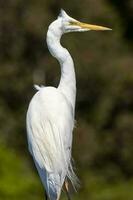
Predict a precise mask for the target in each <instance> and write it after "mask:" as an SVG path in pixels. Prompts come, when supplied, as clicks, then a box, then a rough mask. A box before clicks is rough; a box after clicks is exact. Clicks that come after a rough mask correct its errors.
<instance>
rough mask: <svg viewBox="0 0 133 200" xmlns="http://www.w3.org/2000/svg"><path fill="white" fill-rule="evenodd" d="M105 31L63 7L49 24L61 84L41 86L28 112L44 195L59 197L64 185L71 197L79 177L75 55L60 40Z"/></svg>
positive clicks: (31, 144)
mask: <svg viewBox="0 0 133 200" xmlns="http://www.w3.org/2000/svg"><path fill="white" fill-rule="evenodd" d="M90 30H95V31H105V30H111V29H110V28H107V27H103V26H98V25H91V24H86V23H82V22H80V21H78V20H76V19H74V18H72V17H70V16H69V15H68V14H67V13H66V12H65V11H64V10H63V9H61V11H60V14H59V16H58V17H57V19H56V20H54V21H53V22H52V23H51V24H50V25H49V27H48V31H47V36H46V41H47V46H48V49H49V51H50V53H51V55H52V56H53V57H55V58H56V59H57V60H58V62H59V64H60V68H61V78H60V81H59V84H58V87H53V86H38V85H36V86H35V87H36V90H37V91H36V93H35V95H34V96H33V98H32V99H31V101H30V103H29V107H28V111H27V115H26V128H27V140H28V149H29V152H30V154H31V155H32V157H33V160H34V163H35V166H36V168H37V171H38V173H39V176H40V179H41V182H42V184H43V186H44V188H45V197H46V199H50V200H59V199H60V195H61V191H62V190H63V187H64V189H65V191H66V194H67V198H68V200H70V192H69V190H70V189H69V188H70V183H71V184H72V185H73V187H74V188H76V184H77V182H78V178H77V176H76V174H75V172H74V169H73V164H72V139H73V129H74V122H75V99H76V77H75V69H74V63H73V59H72V57H71V55H70V53H69V51H68V50H67V49H66V48H64V47H63V46H62V45H61V43H60V40H61V36H62V35H63V34H65V33H69V32H85V31H90Z"/></svg>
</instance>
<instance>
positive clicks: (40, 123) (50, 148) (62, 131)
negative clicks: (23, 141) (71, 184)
mask: <svg viewBox="0 0 133 200" xmlns="http://www.w3.org/2000/svg"><path fill="white" fill-rule="evenodd" d="M48 89H49V90H48ZM48 89H47V88H45V89H43V88H42V89H40V90H39V91H38V92H37V93H36V95H35V96H34V97H33V99H32V101H31V103H30V106H29V109H28V113H27V132H28V143H29V149H30V152H31V154H32V156H33V158H34V160H35V162H36V164H37V165H38V166H39V168H40V169H45V170H46V172H48V173H49V174H53V175H54V174H55V176H57V175H58V176H60V184H63V182H64V178H65V176H68V177H69V178H70V179H72V167H71V144H72V130H73V123H74V117H73V111H72V107H71V105H70V103H69V102H68V101H67V99H65V97H64V96H63V95H61V94H60V93H59V92H58V91H56V89H50V88H48ZM70 168H71V169H70ZM52 177H53V176H52ZM58 184H59V183H58Z"/></svg>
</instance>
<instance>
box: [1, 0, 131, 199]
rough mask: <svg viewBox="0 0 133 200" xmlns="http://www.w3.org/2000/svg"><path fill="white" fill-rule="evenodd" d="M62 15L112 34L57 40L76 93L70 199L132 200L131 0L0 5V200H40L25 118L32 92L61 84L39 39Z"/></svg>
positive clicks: (15, 0) (5, 0) (31, 0)
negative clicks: (75, 179)
mask: <svg viewBox="0 0 133 200" xmlns="http://www.w3.org/2000/svg"><path fill="white" fill-rule="evenodd" d="M60 8H63V9H64V10H65V11H66V12H67V13H68V14H69V15H70V16H72V17H74V18H76V19H79V20H81V21H83V22H88V23H92V24H99V25H104V26H108V27H111V28H113V31H110V32H93V31H92V32H89V33H71V34H67V35H65V36H63V38H62V43H63V45H64V46H65V47H66V48H68V49H69V51H70V52H71V54H72V56H73V58H74V62H75V70H76V76H77V88H78V89H77V103H76V121H77V122H76V128H75V131H74V142H73V155H74V159H75V163H76V168H77V169H76V173H77V174H78V176H79V178H80V180H81V188H80V189H79V191H78V193H76V194H74V195H73V199H74V200H81V199H86V200H125V199H127V200H132V199H133V66H132V65H133V64H132V63H133V54H132V50H133V49H132V46H133V14H132V13H133V1H132V0H127V1H125V0H98V1H97V0H84V1H83V0H71V1H70V0H68V1H64V0H59V1H57V0H38V1H36V0H28V1H27V0H1V1H0V199H2V200H9V199H10V200H18V199H19V200H22V199H29V200H36V199H38V200H41V199H44V190H43V187H42V185H41V182H40V179H39V177H38V174H37V171H36V169H35V167H34V164H33V161H32V158H31V157H30V155H29V152H28V148H27V138H26V129H25V116H26V111H27V107H28V104H29V101H30V99H31V97H32V96H33V94H34V93H35V90H34V88H33V84H34V83H36V84H40V85H41V84H43V85H53V86H57V85H58V82H59V78H60V68H59V64H58V62H57V61H56V60H55V59H54V58H53V57H52V56H51V55H50V54H49V52H48V49H47V45H46V41H45V37H46V32H47V28H48V25H49V24H50V23H51V22H52V21H53V20H54V19H55V18H56V17H57V16H58V14H59V11H60ZM62 199H65V197H64V195H63V196H62Z"/></svg>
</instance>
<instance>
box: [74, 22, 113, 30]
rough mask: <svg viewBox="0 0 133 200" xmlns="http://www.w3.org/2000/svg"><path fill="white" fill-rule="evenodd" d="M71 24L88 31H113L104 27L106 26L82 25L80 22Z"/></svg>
mask: <svg viewBox="0 0 133 200" xmlns="http://www.w3.org/2000/svg"><path fill="white" fill-rule="evenodd" d="M70 24H71V25H74V26H79V27H81V28H83V29H88V30H93V31H109V30H112V29H111V28H107V27H104V26H97V25H92V24H86V23H82V22H79V21H72V22H70Z"/></svg>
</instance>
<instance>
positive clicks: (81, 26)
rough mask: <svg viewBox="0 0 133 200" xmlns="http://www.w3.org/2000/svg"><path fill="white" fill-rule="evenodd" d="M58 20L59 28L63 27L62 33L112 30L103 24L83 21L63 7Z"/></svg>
mask: <svg viewBox="0 0 133 200" xmlns="http://www.w3.org/2000/svg"><path fill="white" fill-rule="evenodd" d="M56 21H57V22H58V25H59V28H60V29H61V31H62V33H68V32H84V31H90V30H94V31H105V30H111V29H110V28H107V27H103V26H97V25H91V24H86V23H82V22H80V21H78V20H76V19H74V18H72V17H70V16H69V15H68V14H67V13H66V12H65V11H64V10H63V9H61V11H60V14H59V16H58V19H57V20H56Z"/></svg>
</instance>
